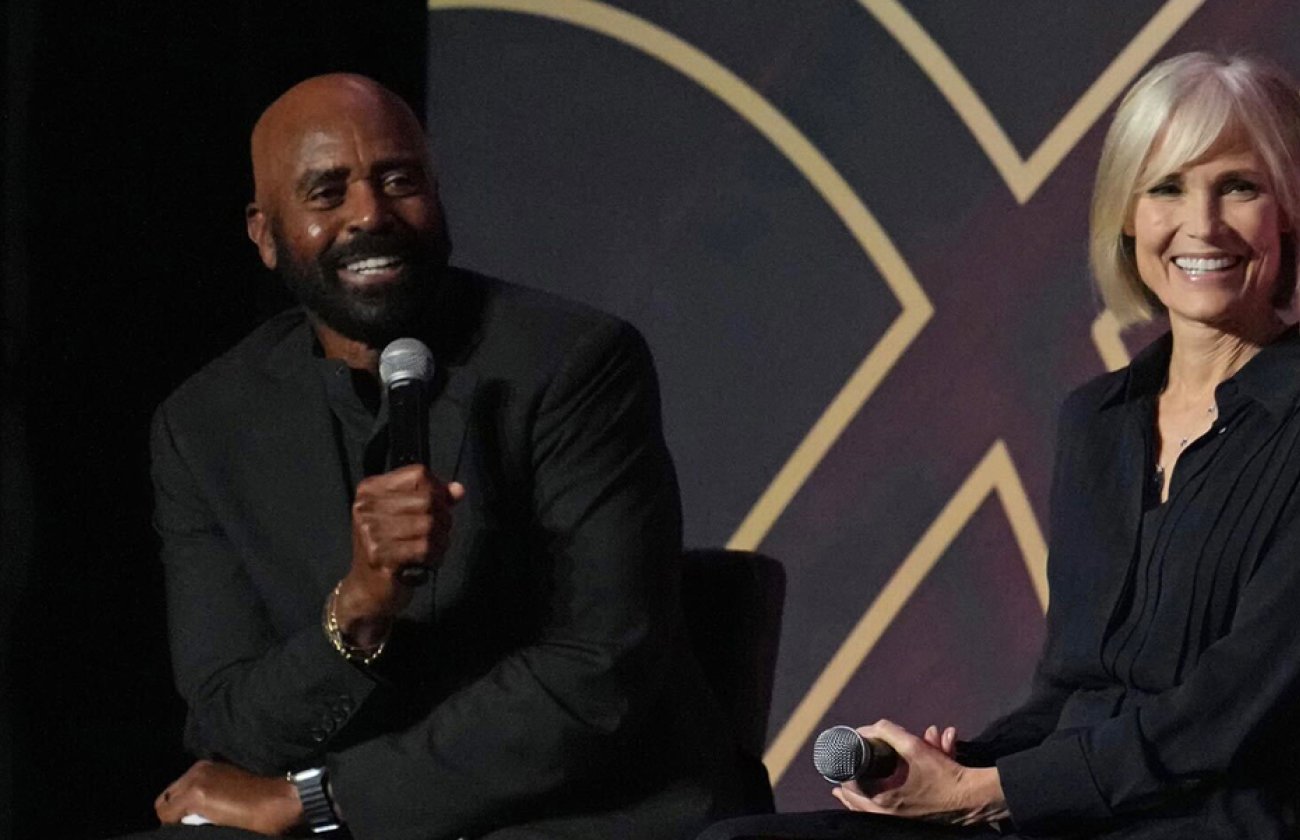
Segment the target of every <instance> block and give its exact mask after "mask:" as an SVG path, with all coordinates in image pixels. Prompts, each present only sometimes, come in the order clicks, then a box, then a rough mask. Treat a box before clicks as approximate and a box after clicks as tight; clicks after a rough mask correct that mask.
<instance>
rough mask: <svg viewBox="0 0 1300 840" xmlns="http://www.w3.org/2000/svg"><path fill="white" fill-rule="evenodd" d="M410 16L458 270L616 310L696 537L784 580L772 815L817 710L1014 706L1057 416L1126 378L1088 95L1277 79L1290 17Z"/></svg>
mask: <svg viewBox="0 0 1300 840" xmlns="http://www.w3.org/2000/svg"><path fill="white" fill-rule="evenodd" d="M429 9H430V13H429V68H428V79H429V98H428V114H429V122H430V125H431V126H432V127H433V133H434V143H435V147H436V148H437V150H438V153H439V155H440V157H441V162H442V172H443V176H442V177H443V188H444V198H445V200H446V204H447V208H448V213H449V214H450V218H451V220H452V233H453V237H454V240H455V244H456V258H457V260H458V261H459V262H461V263H463V264H465V265H469V266H473V267H475V268H478V269H481V270H484V271H487V272H489V273H493V274H499V275H501V276H504V277H508V278H511V279H514V280H519V281H522V282H525V283H529V284H532V285H536V286H539V287H542V288H545V289H550V290H553V291H556V292H559V293H562V294H565V295H570V296H573V297H577V298H580V299H582V300H585V301H588V302H591V303H593V304H596V305H597V306H601V307H604V308H606V309H610V310H613V311H614V312H617V313H619V314H621V315H623V316H625V317H627V318H629V319H631V320H632V321H634V322H635V323H637V324H638V325H639V326H640V327H641V328H642V329H643V330H644V331H645V332H646V334H647V335H648V336H649V339H650V343H651V345H652V346H653V348H654V351H655V355H656V358H657V359H658V363H659V369H660V374H661V377H662V380H663V386H664V403H665V413H666V422H667V430H668V436H669V444H670V446H671V447H672V450H673V452H674V455H675V456H676V460H677V465H678V470H679V472H680V474H681V478H682V485H683V493H684V499H685V507H686V523H687V535H688V539H689V541H690V542H691V543H693V544H695V545H722V544H728V545H732V546H737V547H741V548H759V549H761V550H762V551H764V552H766V553H768V554H771V555H772V556H775V557H777V558H779V559H780V560H781V561H783V562H784V564H785V567H786V569H787V571H788V574H789V576H790V586H789V597H788V603H787V606H786V619H785V631H784V636H783V638H782V642H781V655H780V662H779V673H778V682H777V687H776V700H775V708H774V710H773V718H772V725H771V729H770V739H769V747H768V752H767V755H766V763H767V766H768V769H769V771H770V774H771V776H772V778H773V779H774V780H775V781H776V782H777V794H778V796H777V801H778V804H779V806H781V807H782V808H784V809H809V808H817V807H828V806H832V805H834V802H833V801H832V800H831V799H830V797H829V792H828V789H827V785H826V784H825V782H823V781H822V780H821V779H820V778H819V777H818V776H817V775H816V774H815V773H814V771H813V769H812V766H811V760H810V753H811V750H810V738H811V737H812V736H814V735H815V733H816V732H818V731H820V729H821V728H823V727H825V726H828V725H830V724H834V723H840V722H848V723H854V724H860V723H868V722H870V721H873V720H875V719H876V718H878V717H882V716H888V717H891V718H893V719H895V720H898V721H900V722H902V723H904V724H907V725H908V726H912V727H923V726H925V725H927V724H929V723H938V724H940V725H943V724H956V725H957V726H958V727H959V728H960V729H961V730H962V731H964V732H966V733H968V734H973V733H974V731H975V730H977V729H978V728H979V727H980V726H982V725H983V724H984V723H985V722H986V721H988V720H989V719H990V718H991V717H993V716H994V715H996V714H997V713H999V712H1001V711H1004V710H1006V709H1008V708H1009V707H1010V706H1011V705H1012V704H1013V703H1014V702H1015V701H1016V700H1017V699H1019V698H1020V697H1021V696H1022V694H1023V691H1024V688H1025V683H1026V681H1027V677H1028V675H1029V672H1030V669H1031V667H1032V664H1033V661H1034V658H1035V656H1036V654H1037V650H1038V647H1039V645H1040V643H1041V639H1042V627H1043V621H1042V611H1043V607H1044V602H1045V598H1046V592H1045V591H1044V582H1043V575H1044V565H1045V559H1046V558H1045V555H1046V548H1045V545H1044V539H1045V536H1046V535H1045V533H1044V529H1045V525H1046V511H1047V504H1048V499H1047V493H1048V483H1049V478H1050V476H1049V473H1050V470H1051V462H1052V447H1053V435H1054V425H1055V412H1056V409H1057V406H1058V405H1059V403H1060V402H1061V400H1062V398H1063V397H1064V396H1065V394H1066V393H1067V392H1068V391H1069V390H1070V389H1072V388H1074V387H1076V386H1077V385H1080V384H1082V383H1083V382H1084V381H1086V380H1087V379H1089V378H1091V377H1093V376H1095V375H1097V374H1099V373H1101V372H1103V371H1104V370H1106V369H1107V367H1108V366H1116V365H1120V364H1123V363H1124V361H1125V359H1126V350H1125V342H1124V341H1121V339H1120V337H1119V336H1118V335H1117V333H1116V331H1115V330H1114V329H1113V325H1111V324H1110V322H1109V321H1108V320H1106V319H1101V320H1098V313H1099V309H1098V306H1097V304H1096V301H1095V297H1094V294H1093V292H1092V290H1091V287H1090V285H1089V279H1088V272H1087V267H1086V256H1085V237H1086V221H1087V203H1088V197H1089V193H1090V189H1091V181H1092V177H1093V172H1094V169H1095V166H1096V162H1097V155H1098V150H1099V147H1100V142H1101V138H1102V135H1103V133H1104V130H1105V126H1106V124H1107V123H1108V122H1109V119H1110V115H1111V113H1112V112H1113V106H1114V103H1115V101H1116V100H1117V97H1118V95H1119V94H1120V93H1121V92H1122V91H1123V90H1124V89H1125V88H1126V87H1127V86H1128V85H1129V83H1130V82H1132V81H1133V80H1134V79H1135V78H1136V77H1137V76H1138V75H1139V74H1140V73H1141V72H1142V71H1143V70H1144V69H1145V68H1146V67H1148V66H1149V65H1150V63H1151V62H1152V61H1154V60H1157V59H1159V58H1162V57H1165V56H1169V55H1172V54H1175V53H1178V52H1183V51H1186V50H1190V49H1196V48H1207V47H1208V48H1217V49H1225V50H1230V51H1239V50H1245V51H1251V52H1255V53H1260V54H1263V55H1265V56H1268V57H1271V58H1273V59H1275V60H1276V61H1278V62H1279V63H1281V64H1282V65H1283V66H1286V67H1288V68H1289V69H1290V70H1291V71H1292V72H1293V73H1294V72H1300V42H1298V41H1297V38H1296V33H1297V32H1300V6H1298V5H1297V4H1296V3H1294V2H1290V0H1271V1H1269V2H1234V1H1233V0H1207V1H1206V2H1199V1H1198V0H1169V2H1165V1H1164V0H1131V2H1125V3H1113V2H1104V3H1103V2H1095V3H1044V2H1041V0H1003V2H998V3H989V2H983V3H974V2H966V3H958V2H943V1H942V0H806V1H801V2H756V1H755V0H711V1H710V2H696V3H684V2H677V1H676V0H619V2H550V1H548V0H431V2H430V3H429ZM1147 335H1148V336H1149V335H1150V333H1149V332H1148V333H1147ZM1126 340H1127V343H1128V345H1129V347H1130V349H1132V347H1133V346H1134V345H1135V344H1137V343H1139V342H1140V341H1142V340H1144V337H1142V336H1127V337H1126Z"/></svg>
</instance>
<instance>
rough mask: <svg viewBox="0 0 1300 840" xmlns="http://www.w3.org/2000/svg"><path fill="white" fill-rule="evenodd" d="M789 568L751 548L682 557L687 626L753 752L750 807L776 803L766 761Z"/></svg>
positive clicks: (746, 749) (749, 755) (712, 683)
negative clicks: (763, 764)
mask: <svg viewBox="0 0 1300 840" xmlns="http://www.w3.org/2000/svg"><path fill="white" fill-rule="evenodd" d="M784 604H785V569H784V568H782V567H781V564H780V563H779V562H777V561H776V560H773V559H772V558H771V557H766V556H764V555H762V554H757V553H755V552H750V551H728V550H726V549H721V548H716V549H694V550H691V551H687V552H686V554H685V555H684V557H683V562H682V606H683V609H684V611H685V616H686V631H687V635H688V637H689V638H690V641H691V647H692V649H693V650H694V651H695V656H696V658H697V659H698V660H699V662H700V666H701V667H702V668H703V669H704V675H705V678H706V679H707V680H708V682H709V687H710V688H712V689H713V693H714V695H715V696H716V697H717V699H718V702H719V704H720V705H721V706H722V710H723V711H724V712H725V713H726V715H727V716H728V718H730V720H731V723H732V726H733V728H734V731H735V735H736V739H737V742H738V743H739V746H740V751H741V752H742V753H743V754H744V756H745V758H746V759H752V762H750V766H751V767H752V768H753V776H754V778H753V779H750V780H747V788H748V789H749V790H750V791H751V794H752V795H751V796H750V800H751V804H752V806H753V808H752V810H771V807H772V806H771V801H772V798H771V797H772V793H771V788H770V786H769V785H768V781H767V772H766V770H764V769H763V767H762V764H761V761H762V757H763V748H764V746H765V745H766V742H767V720H768V716H769V714H770V712H771V706H772V682H773V679H774V677H775V674H776V653H777V647H778V644H779V642H780V639H781V614H782V610H783V607H784Z"/></svg>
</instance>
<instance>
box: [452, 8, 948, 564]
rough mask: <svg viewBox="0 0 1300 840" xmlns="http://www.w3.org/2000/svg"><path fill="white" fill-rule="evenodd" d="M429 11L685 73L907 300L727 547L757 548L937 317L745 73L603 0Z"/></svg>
mask: <svg viewBox="0 0 1300 840" xmlns="http://www.w3.org/2000/svg"><path fill="white" fill-rule="evenodd" d="M428 8H429V10H430V11H437V10H442V9H486V10H492V11H504V12H517V13H521V14H530V15H536V16H539V17H545V18H550V19H552V20H558V21H562V22H564V23H569V24H572V25H574V26H579V27H583V28H585V29H590V30H592V31H594V32H598V33H600V34H602V35H606V36H608V37H610V38H613V39H615V40H617V41H621V42H622V43H624V44H627V45H628V46H631V47H633V48H635V49H637V50H640V51H641V52H643V53H645V54H646V55H649V56H651V57H652V58H655V59H657V60H658V61H660V62H662V63H664V64H666V65H668V66H669V67H671V68H673V69H674V70H676V71H678V72H679V73H681V74H682V75H684V76H686V77H687V78H689V79H690V80H691V81H693V82H695V83H696V84H698V85H699V86H700V87H702V88H704V89H705V90H707V91H709V92H710V93H712V94H713V95H714V96H716V97H717V98H718V99H720V100H722V101H723V102H725V103H726V104H727V105H728V106H729V107H730V108H731V109H732V110H733V111H735V112H736V113H737V114H738V115H740V117H742V118H743V119H744V120H746V121H747V122H748V123H749V124H750V125H751V126H753V127H754V129H755V130H757V131H758V132H759V133H760V134H762V135H763V136H764V137H766V138H767V139H768V141H769V142H771V144H772V145H773V146H775V147H776V149H777V150H778V151H779V152H780V153H781V154H782V155H784V156H785V158H786V160H788V161H789V162H790V163H791V165H793V166H794V167H795V169H797V170H798V171H799V172H800V174H802V175H803V176H804V178H806V179H807V180H808V183H809V184H811V185H812V187H813V189H815V190H816V191H817V193H818V194H819V195H820V196H821V197H822V199H823V200H824V201H825V202H826V203H827V204H829V205H830V207H831V209H832V210H834V212H835V214H836V215H837V216H839V218H840V221H841V222H843V224H844V226H845V227H846V228H848V230H849V233H850V234H851V235H852V236H853V238H854V239H855V240H856V241H857V242H858V244H859V245H860V246H861V247H862V249H863V251H865V252H866V254H867V257H868V258H869V259H870V260H871V262H872V263H873V264H874V265H875V267H876V270H877V271H879V272H880V275H881V277H882V278H884V280H885V283H886V284H887V285H888V286H889V289H890V291H891V292H893V294H894V296H895V297H896V298H898V302H899V304H900V306H901V307H902V311H901V312H900V313H899V315H898V317H897V318H895V319H894V321H893V323H892V324H890V326H889V328H888V329H887V330H886V331H885V333H884V335H882V336H881V338H880V340H879V341H877V342H876V344H875V346H874V347H872V348H871V351H870V352H869V353H868V354H867V356H866V358H865V359H863V360H862V362H861V363H859V365H858V367H857V369H856V370H854V372H853V373H852V374H851V375H850V376H849V378H848V380H847V381H846V382H845V383H844V385H843V386H841V388H840V390H839V393H837V394H836V395H835V397H834V398H833V399H832V400H831V402H830V404H829V405H828V406H827V407H826V409H825V410H824V411H823V412H822V414H821V416H820V417H819V418H818V419H817V421H816V422H815V423H814V424H813V426H812V428H811V429H810V430H809V431H808V433H807V434H806V435H805V436H804V438H803V440H802V441H801V442H800V443H799V445H798V446H797V447H796V448H795V450H794V452H793V453H792V454H791V455H790V457H789V458H788V459H787V460H786V462H785V464H784V465H783V466H782V467H781V469H780V470H779V471H778V472H777V474H776V477H775V478H774V479H773V480H772V483H771V484H769V485H768V487H767V489H766V490H764V491H763V495H762V496H760V497H759V499H758V501H757V502H755V504H754V506H753V507H752V508H751V509H750V511H749V513H748V514H747V515H746V516H745V519H744V520H743V521H742V522H741V523H740V526H739V527H738V528H737V529H736V532H735V533H734V534H733V535H732V537H731V539H730V540H729V541H728V542H727V546H728V547H729V548H740V549H753V548H756V547H757V546H758V544H759V543H760V542H762V541H763V538H764V537H765V536H767V533H768V531H770V530H771V528H772V525H773V524H774V523H775V522H776V520H777V517H779V516H780V515H781V513H782V512H783V511H784V510H785V508H786V505H788V504H789V503H790V500H791V499H792V498H794V496H795V494H796V493H798V492H799V488H801V487H802V486H803V484H804V482H805V481H807V479H808V476H809V475H811V474H812V471H813V470H814V469H815V468H816V467H817V465H818V464H819V463H821V460H822V458H824V457H825V456H826V453H827V452H828V451H829V450H830V448H831V446H832V445H833V444H834V443H835V441H836V440H838V439H839V436H840V434H841V433H843V431H844V429H845V427H846V426H848V424H849V422H850V421H851V420H852V419H853V417H854V416H855V415H856V414H857V413H858V410H859V409H861V408H862V405H863V403H865V402H866V401H867V399H868V398H869V397H870V396H871V394H872V393H873V392H874V391H875V390H876V387H877V386H878V385H879V384H880V382H881V380H883V379H884V378H885V375H886V374H888V373H889V371H890V369H891V368H893V366H894V363H895V362H897V361H898V359H899V357H901V356H902V355H903V353H904V352H905V351H906V350H907V347H908V345H910V344H911V343H912V340H913V339H915V338H916V336H917V334H918V333H919V332H920V331H921V329H922V328H923V327H924V326H925V324H926V322H927V321H929V320H930V317H931V316H932V315H933V314H934V307H933V305H932V304H931V303H930V300H929V298H928V297H926V294H925V292H924V291H923V290H922V288H921V286H920V284H919V283H917V281H916V278H915V277H913V276H912V270H911V269H910V268H909V267H908V265H907V263H906V262H905V261H904V260H903V257H902V255H901V254H899V253H898V250H897V249H896V248H895V247H894V244H893V242H892V241H891V240H890V238H889V236H888V235H887V234H886V233H885V230H884V228H882V227H881V226H880V223H879V222H877V221H876V218H875V216H873V215H872V214H871V211H870V210H868V209H867V208H866V205H864V204H863V203H862V201H861V200H860V199H859V198H858V196H857V194H856V193H854V191H853V188H852V187H850V186H849V184H848V182H846V181H845V180H844V178H843V177H842V176H841V175H840V174H839V172H838V171H836V169H835V167H834V166H833V165H831V162H830V161H829V160H827V159H826V157H825V156H824V155H823V154H822V153H821V152H820V151H818V149H817V148H816V147H815V146H814V145H813V144H812V143H811V142H810V141H809V140H808V138H807V137H805V136H804V135H803V133H802V132H800V131H799V129H798V128H796V127H795V126H794V124H793V123H791V122H790V121H789V120H788V119H787V118H786V117H785V116H784V115H783V114H782V113H781V112H780V111H778V110H777V109H776V108H775V107H774V106H773V105H772V104H771V103H769V102H768V101H767V100H766V99H764V98H763V97H762V95H761V94H759V93H758V91H756V90H754V89H753V88H752V87H750V86H749V85H748V84H746V83H745V82H744V81H743V80H741V79H740V77H738V76H737V75H736V74H735V73H732V72H731V71H730V70H728V69H727V68H726V67H723V66H722V65H721V64H719V63H718V62H717V61H715V60H713V59H712V58H710V57H709V56H708V55H707V54H705V53H704V52H702V51H701V50H699V49H698V48H696V47H694V46H692V45H691V44H688V43H687V42H685V41H683V40H682V39H681V38H678V37H677V36H675V35H673V34H672V33H670V32H668V31H666V30H664V29H661V28H660V27H658V26H655V25H654V24H652V23H649V22H648V21H646V20H643V19H642V18H639V17H637V16H635V15H633V14H631V13H629V12H626V11H623V10H621V9H616V8H614V7H612V6H607V5H605V4H603V3H599V2H594V0H428Z"/></svg>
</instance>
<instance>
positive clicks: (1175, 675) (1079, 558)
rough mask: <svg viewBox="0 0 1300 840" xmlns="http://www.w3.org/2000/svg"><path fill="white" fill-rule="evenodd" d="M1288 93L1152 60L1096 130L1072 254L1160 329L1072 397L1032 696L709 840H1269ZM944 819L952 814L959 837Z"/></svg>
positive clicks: (1294, 665) (1299, 628) (1293, 461)
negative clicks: (820, 799) (1085, 243)
mask: <svg viewBox="0 0 1300 840" xmlns="http://www.w3.org/2000/svg"><path fill="white" fill-rule="evenodd" d="M1297 220H1300V96H1298V95H1297V92H1296V84H1295V83H1294V82H1293V81H1292V80H1290V79H1289V78H1287V77H1286V76H1285V75H1283V74H1282V73H1281V72H1279V71H1277V70H1276V69H1274V68H1271V67H1270V66H1268V65H1266V64H1264V63H1262V62H1257V61H1254V60H1250V59H1242V58H1222V57H1219V56H1214V55H1209V54H1205V53H1193V54H1188V55H1182V56H1178V57H1176V58H1173V59H1170V60H1168V61H1165V62H1164V63H1162V64H1160V65H1158V66H1156V67H1155V68H1153V69H1152V70H1151V71H1149V72H1148V73H1147V74H1146V75H1145V76H1144V77H1143V78H1142V79H1141V80H1140V81H1138V82H1137V84H1136V85H1134V87H1133V89H1132V90H1130V91H1129V93H1128V94H1127V96H1126V97H1125V98H1124V100H1123V102H1122V103H1121V105H1120V107H1119V110H1118V113H1117V114H1116V117H1115V121H1114V124H1113V125H1112V126H1111V128H1110V132H1109V134H1108V135H1107V138H1106V142H1105V146H1104V149H1103V152H1102V159H1101V165H1100V169H1099V172H1098V175H1097V182H1096V189H1095V193H1094V197H1093V206H1092V217H1091V228H1092V230H1091V257H1092V264H1093V269H1094V273H1095V276H1096V279H1097V283H1098V285H1099V287H1100V290H1101V293H1102V296H1103V298H1104V299H1105V302H1106V305H1107V306H1108V307H1109V308H1110V310H1111V311H1112V312H1113V313H1114V314H1115V315H1116V316H1117V317H1118V318H1119V319H1120V320H1121V321H1123V322H1126V323H1132V322H1136V321H1142V320H1146V319H1149V318H1152V317H1154V316H1156V315H1163V316H1164V317H1167V319H1168V323H1169V331H1168V332H1167V333H1166V334H1165V335H1164V336H1163V337H1162V338H1160V339H1159V340H1158V341H1156V342H1155V343H1154V344H1153V345H1151V346H1150V347H1148V348H1147V349H1146V350H1144V351H1142V352H1141V353H1140V354H1139V355H1138V356H1137V358H1136V359H1134V361H1133V363H1132V364H1131V365H1130V366H1129V367H1127V368H1125V369H1124V370H1121V371H1118V372H1115V373H1112V374H1108V375H1105V376H1102V377H1100V378H1098V379H1097V380H1095V381H1093V382H1090V383H1089V384H1087V385H1085V386H1084V387H1082V388H1080V389H1079V390H1078V391H1076V392H1074V393H1073V394H1072V395H1071V396H1070V397H1069V398H1068V399H1067V400H1066V403H1065V406H1064V409H1063V411H1062V414H1061V422H1060V432H1059V433H1060V438H1059V442H1058V454H1057V465H1056V473H1055V477H1054V481H1053V493H1052V515H1051V529H1050V531H1051V547H1050V548H1051V550H1050V556H1049V564H1048V574H1049V581H1050V586H1051V608H1050V611H1049V614H1048V630H1047V641H1046V645H1045V648H1044V651H1043V655H1042V659H1041V661H1040V662H1039V665H1038V668H1037V671H1036V674H1035V679H1034V686H1033V690H1032V692H1031V695H1030V697H1029V699H1028V700H1027V701H1026V702H1025V703H1024V704H1023V705H1022V706H1021V707H1020V708H1018V709H1017V710H1016V711H1014V712H1012V713H1011V714H1009V715H1008V716H1006V717H1005V718H1003V719H1002V720H1000V721H997V722H996V723H994V724H993V725H992V726H990V727H989V728H988V729H987V730H986V731H985V732H984V733H983V734H981V735H980V737H979V738H977V739H975V740H973V741H970V742H960V741H957V740H956V737H955V733H954V732H953V731H952V730H951V728H949V729H945V730H940V729H939V728H937V727H931V728H930V729H929V730H927V731H926V732H924V733H922V734H920V735H917V734H913V733H910V732H908V731H906V730H905V729H903V728H902V727H900V726H897V725H895V724H893V723H891V722H889V721H880V722H878V723H875V724H872V725H871V726H866V727H863V728H861V729H860V730H859V731H860V732H861V733H862V734H863V735H865V736H867V737H871V738H878V739H881V740H884V741H886V742H888V743H889V744H891V745H892V746H893V747H894V748H895V750H896V751H897V752H898V754H899V756H900V757H901V759H902V760H901V761H900V762H899V765H898V769H897V770H896V771H895V772H894V774H893V775H892V776H890V777H889V778H888V779H884V780H882V781H879V782H875V783H862V784H861V786H860V785H859V784H858V783H849V784H846V785H844V786H843V787H841V788H837V789H836V790H835V795H836V796H837V797H838V798H839V799H840V801H841V802H842V803H843V804H844V805H845V807H846V808H847V809H848V810H847V811H845V812H833V813H824V814H806V815H782V816H775V817H767V818H762V817H758V818H751V819H749V820H741V821H733V822H732V823H728V824H722V825H720V826H716V827H715V828H714V829H712V830H711V831H710V832H707V833H706V835H705V836H706V837H708V838H710V840H715V839H716V838H739V837H765V838H779V837H807V838H813V837H816V838H822V837H826V838H830V837H837V838H838V837H845V838H859V837H861V838H887V837H946V836H982V835H983V834H985V833H988V834H992V833H993V832H994V831H995V830H997V831H999V832H1002V833H1003V834H1004V835H1005V834H1007V833H1011V834H1025V835H1033V836H1040V835H1043V834H1048V835H1068V836H1070V837H1126V838H1127V837H1142V838H1163V837H1178V838H1218V837H1222V838H1241V837H1250V838H1253V840H1261V838H1282V837H1292V836H1294V835H1295V832H1296V827H1297V816H1296V805H1297V802H1298V801H1300V772H1298V771H1300V622H1298V621H1297V619H1296V615H1297V613H1298V612H1300V339H1298V338H1297V334H1296V330H1295V328H1294V327H1289V326H1288V325H1287V320H1288V319H1287V317H1286V316H1285V314H1284V312H1285V310H1286V308H1287V307H1288V306H1289V303H1290V301H1291V299H1292V297H1293V295H1294V293H1295V286H1296V248H1295V230H1294V224H1295V222H1296V221H1297ZM951 826H967V827H969V828H968V829H962V830H957V829H955V828H952V827H951Z"/></svg>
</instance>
